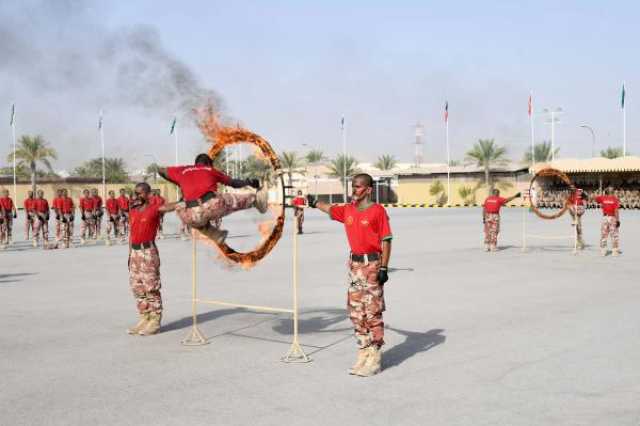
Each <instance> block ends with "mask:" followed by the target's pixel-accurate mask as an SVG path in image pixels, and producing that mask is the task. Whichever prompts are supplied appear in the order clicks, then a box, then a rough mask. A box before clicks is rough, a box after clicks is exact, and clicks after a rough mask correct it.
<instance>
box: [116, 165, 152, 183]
mask: <svg viewBox="0 0 640 426" xmlns="http://www.w3.org/2000/svg"><path fill="white" fill-rule="evenodd" d="M105 166H106V164H105ZM159 168H160V166H159V165H158V163H151V164H149V165H148V166H147V167H146V168H145V169H144V172H145V174H147V175H149V176H153V183H156V182H157V181H158V169H159ZM105 169H106V167H105Z"/></svg>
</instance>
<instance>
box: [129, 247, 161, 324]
mask: <svg viewBox="0 0 640 426" xmlns="http://www.w3.org/2000/svg"><path fill="white" fill-rule="evenodd" d="M129 285H130V286H131V290H132V291H133V296H134V297H135V299H136V307H137V308H138V313H140V314H141V315H143V314H149V313H155V314H162V296H161V295H160V287H161V284H160V255H159V254H158V249H157V248H156V247H155V246H153V247H151V248H145V249H141V250H131V257H130V259H129Z"/></svg>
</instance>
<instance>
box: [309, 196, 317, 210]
mask: <svg viewBox="0 0 640 426" xmlns="http://www.w3.org/2000/svg"><path fill="white" fill-rule="evenodd" d="M307 204H308V205H309V207H311V208H313V209H315V208H316V206H317V204H318V200H316V197H314V196H313V195H311V194H307Z"/></svg>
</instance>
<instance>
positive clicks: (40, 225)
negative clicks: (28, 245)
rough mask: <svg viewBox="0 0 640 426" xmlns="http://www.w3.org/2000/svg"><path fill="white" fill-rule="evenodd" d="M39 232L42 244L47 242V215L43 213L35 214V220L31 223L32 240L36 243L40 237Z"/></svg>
mask: <svg viewBox="0 0 640 426" xmlns="http://www.w3.org/2000/svg"><path fill="white" fill-rule="evenodd" d="M40 231H42V241H43V243H44V244H46V243H47V241H49V218H48V214H47V215H45V214H44V213H38V214H36V219H35V220H34V223H33V239H34V240H36V241H38V238H39V236H40Z"/></svg>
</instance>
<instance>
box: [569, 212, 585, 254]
mask: <svg viewBox="0 0 640 426" xmlns="http://www.w3.org/2000/svg"><path fill="white" fill-rule="evenodd" d="M585 211H586V208H585V206H583V205H579V204H578V205H571V206H569V214H570V215H571V218H572V219H573V225H574V226H575V227H576V235H577V238H578V243H579V244H584V240H583V239H582V215H584V212H585Z"/></svg>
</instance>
